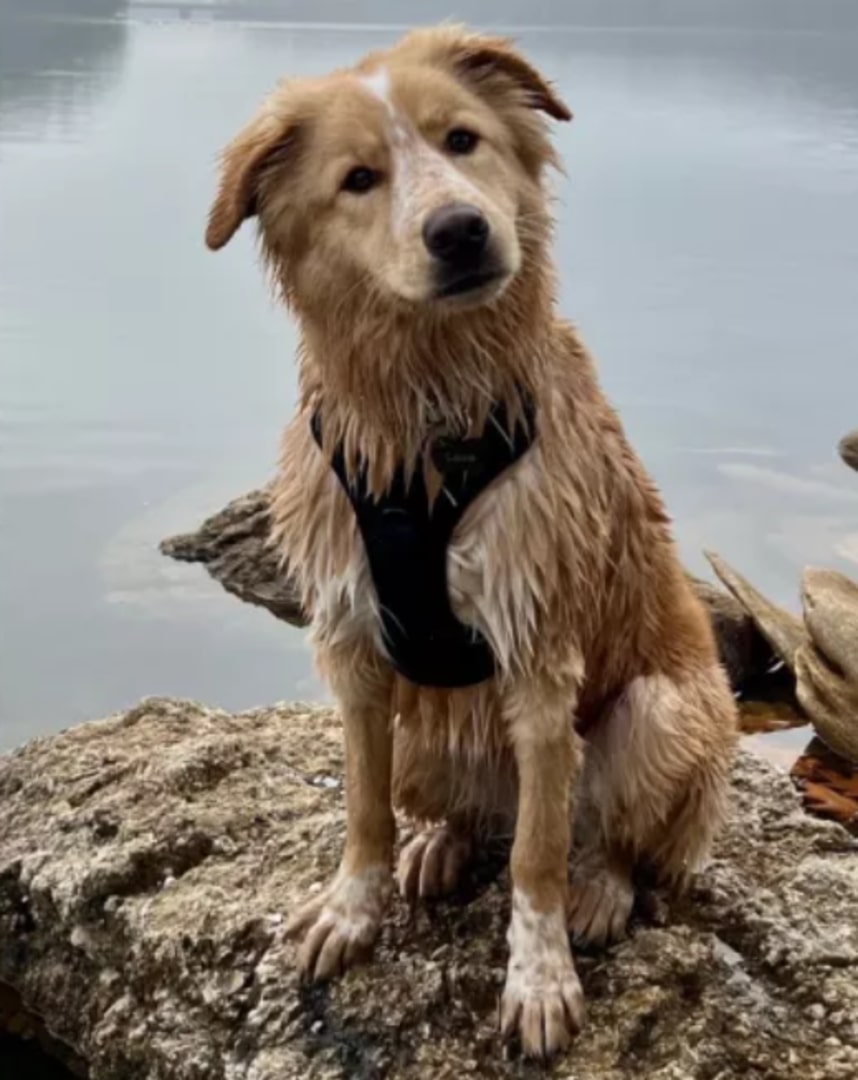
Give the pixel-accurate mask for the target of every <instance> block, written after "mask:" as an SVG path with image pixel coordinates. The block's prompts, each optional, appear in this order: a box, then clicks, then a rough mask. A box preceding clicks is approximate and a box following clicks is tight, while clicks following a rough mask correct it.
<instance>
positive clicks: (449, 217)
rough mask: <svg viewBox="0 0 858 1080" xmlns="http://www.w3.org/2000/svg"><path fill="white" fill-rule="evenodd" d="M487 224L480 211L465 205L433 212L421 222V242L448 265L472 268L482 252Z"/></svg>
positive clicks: (485, 240)
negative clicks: (470, 266) (469, 266)
mask: <svg viewBox="0 0 858 1080" xmlns="http://www.w3.org/2000/svg"><path fill="white" fill-rule="evenodd" d="M488 239H489V223H488V222H487V221H486V219H485V217H484V215H483V213H482V211H480V210H478V209H477V208H476V206H468V204H467V203H453V204H452V205H450V206H442V207H441V209H440V210H434V211H433V212H432V213H431V214H430V215H429V217H428V218H427V219H426V221H425V222H424V223H423V243H424V244H425V245H426V247H427V248H428V249H429V251H431V253H432V254H433V255H434V256H435V257H436V258H437V259H440V260H441V261H442V262H445V263H449V264H450V265H451V266H460V265H469V264H470V265H473V264H474V263H475V262H477V261H478V260H479V257H480V256H481V255H482V253H483V252H484V251H485V249H486V244H487V243H488Z"/></svg>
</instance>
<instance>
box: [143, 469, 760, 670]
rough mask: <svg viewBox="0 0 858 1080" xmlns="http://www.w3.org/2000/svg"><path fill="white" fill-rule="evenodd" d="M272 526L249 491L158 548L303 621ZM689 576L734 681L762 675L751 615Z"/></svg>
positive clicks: (262, 502) (244, 596)
mask: <svg viewBox="0 0 858 1080" xmlns="http://www.w3.org/2000/svg"><path fill="white" fill-rule="evenodd" d="M270 527H271V520H270V511H269V493H268V492H267V491H266V490H265V489H261V490H259V491H251V492H249V493H248V494H247V495H242V496H241V497H240V498H238V499H235V500H233V501H232V502H231V503H229V504H228V505H227V506H226V507H224V509H223V510H221V511H219V512H218V513H217V514H214V515H213V516H212V517H210V518H208V519H207V520H206V521H204V522H203V524H202V525H201V526H200V527H199V529H197V531H196V532H193V533H186V534H184V535H182V536H174V537H171V538H169V539H167V540H164V541H163V542H162V543H161V551H162V552H163V553H164V554H165V555H168V556H169V557H170V558H173V559H179V560H181V561H183V562H196V563H202V564H203V565H204V566H205V568H206V570H208V572H209V573H210V574H211V576H212V577H213V578H214V579H215V580H216V581H218V582H219V583H220V584H221V585H223V587H224V588H225V589H226V590H227V591H228V592H231V593H233V594H234V595H235V596H237V597H238V598H239V599H241V600H247V601H248V602H249V603H251V604H257V605H259V606H260V607H264V608H267V609H268V610H269V611H270V612H271V613H272V614H273V615H275V616H276V617H277V618H278V619H284V620H285V621H286V622H289V623H292V624H293V625H296V626H302V625H305V624H306V622H307V617H306V614H305V612H303V611H302V610H301V605H300V603H299V600H298V595H297V590H296V589H295V587H294V586H293V584H292V583H291V582H290V580H289V578H288V576H287V575H286V574H285V573H284V572H283V569H282V566H281V565H280V561H279V559H278V557H277V555H276V553H275V552H274V550H273V549H272V547H271V545H270V542H269V532H270ZM691 582H692V584H693V586H694V589H695V591H696V592H697V594H698V596H700V598H701V599H702V600H703V602H704V604H705V605H706V607H707V609H708V611H709V613H710V616H711V618H712V624H713V627H714V629H715V634H716V637H717V639H718V646H719V650H720V653H721V660H722V662H723V663H724V666H725V667H726V669H727V672H728V673H729V675H730V679H731V683H732V685H733V686H734V687H735V688H736V689H738V688H740V687H742V686H745V685H746V684H747V683H749V682H753V681H754V680H757V679H762V678H764V677H765V676H766V673H767V672H768V670H769V668H770V667H771V660H772V654H771V649H770V648H769V647H768V646H767V645H766V642H765V641H764V640H763V639H762V638H761V636H760V633H759V631H758V630H757V628H756V626H755V624H754V620H753V619H751V618H750V617H749V615H748V613H747V611H746V610H745V609H744V607H743V606H742V605H741V604H740V603H738V602H737V601H736V600H735V599H734V598H733V597H732V596H730V595H729V593H725V592H724V591H723V590H721V589H716V588H715V587H714V586H712V585H710V584H709V583H708V582H705V581H701V580H699V579H698V578H691Z"/></svg>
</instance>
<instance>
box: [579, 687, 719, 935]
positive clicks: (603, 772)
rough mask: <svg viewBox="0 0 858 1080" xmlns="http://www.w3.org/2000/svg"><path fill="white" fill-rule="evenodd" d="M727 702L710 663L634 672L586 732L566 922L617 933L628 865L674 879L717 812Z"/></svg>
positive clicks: (690, 865) (702, 843) (688, 870)
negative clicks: (679, 670) (669, 671)
mask: <svg viewBox="0 0 858 1080" xmlns="http://www.w3.org/2000/svg"><path fill="white" fill-rule="evenodd" d="M736 738H737V723H736V708H735V703H734V701H733V697H732V694H731V693H730V690H729V687H728V685H727V682H726V679H725V677H724V675H723V673H722V672H721V670H720V669H719V668H715V667H712V668H708V669H703V668H698V669H696V670H691V671H688V672H685V673H683V674H681V675H677V676H673V677H668V676H667V675H649V676H644V677H640V678H637V679H634V680H633V681H632V682H631V683H630V684H629V685H628V686H627V687H626V689H625V692H624V693H623V694H622V696H621V697H620V698H619V700H618V701H617V702H616V703H615V704H614V706H613V708H612V709H611V711H610V713H609V714H607V715H606V716H605V717H603V718H602V719H601V720H600V721H599V722H598V723H597V725H596V727H595V730H594V731H593V732H592V733H591V735H590V736H588V742H587V747H586V751H585V758H584V769H583V779H582V785H581V798H580V801H579V805H578V810H577V814H576V821H575V848H576V855H575V859H574V861H573V868H572V880H571V885H570V894H569V928H570V930H571V931H572V933H573V935H574V936H575V938H576V939H577V940H578V941H580V942H582V943H594V944H604V943H606V942H608V941H610V940H613V939H616V938H618V937H620V936H622V934H623V932H624V930H625V926H626V922H627V920H628V917H629V914H630V913H631V909H632V903H633V899H634V891H633V885H632V875H633V872H634V869H635V867H636V866H637V865H638V864H641V863H645V864H648V865H651V866H652V867H653V868H654V869H655V870H656V872H657V873H658V875H659V877H660V878H661V879H662V880H665V881H667V882H669V883H671V884H673V885H675V886H679V887H682V886H684V885H685V884H686V883H687V882H688V880H689V878H690V876H691V874H692V873H693V872H694V870H695V869H696V868H697V867H698V866H699V864H700V863H701V861H702V860H703V859H704V858H705V856H706V854H707V853H708V851H709V848H710V846H711V843H712V840H713V838H714V836H715V833H716V832H717V830H718V829H719V827H720V825H721V823H722V821H723V819H724V815H725V804H726V794H727V784H728V774H729V769H730V764H731V761H732V758H733V752H734V748H735V743H736Z"/></svg>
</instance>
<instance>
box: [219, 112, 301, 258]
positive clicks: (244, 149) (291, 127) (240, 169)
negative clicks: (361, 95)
mask: <svg viewBox="0 0 858 1080" xmlns="http://www.w3.org/2000/svg"><path fill="white" fill-rule="evenodd" d="M296 134H297V127H296V125H295V123H294V121H291V120H287V119H286V117H285V116H283V115H281V114H280V113H278V112H277V111H275V110H265V111H264V112H262V113H260V114H259V115H258V116H257V117H256V118H255V119H253V120H252V121H251V122H250V123H249V124H248V125H247V127H246V128H245V129H244V130H243V131H242V132H240V133H239V134H238V135H237V136H236V138H235V139H233V141H232V142H231V143H230V144H229V146H227V148H226V150H224V152H223V155H222V158H221V174H220V186H219V188H218V193H217V195H216V196H215V200H214V202H213V203H212V207H211V210H210V211H209V220H208V227H207V229H206V245H207V246H208V247H209V248H211V250H212V251H217V250H218V249H219V248H222V247H223V246H224V244H226V243H227V242H228V241H229V240H231V239H232V236H233V235H234V233H235V232H236V231H237V229H238V228H239V226H240V225H241V223H242V222H243V221H244V219H245V218H248V217H253V216H254V214H255V213H256V209H257V206H256V203H257V195H258V187H259V178H260V174H261V172H262V170H263V168H265V167H266V166H267V165H269V164H271V163H272V162H273V161H274V160H275V159H276V160H278V161H279V160H281V159H285V158H286V157H288V156H289V155H290V153H292V152H293V151H294V143H295V138H296Z"/></svg>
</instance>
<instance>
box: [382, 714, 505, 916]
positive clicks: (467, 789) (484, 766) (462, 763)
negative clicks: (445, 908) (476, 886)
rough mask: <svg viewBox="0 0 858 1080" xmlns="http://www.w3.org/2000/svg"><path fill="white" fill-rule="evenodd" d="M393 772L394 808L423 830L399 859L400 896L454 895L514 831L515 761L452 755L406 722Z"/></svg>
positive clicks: (398, 735)
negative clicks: (480, 853) (479, 859)
mask: <svg viewBox="0 0 858 1080" xmlns="http://www.w3.org/2000/svg"><path fill="white" fill-rule="evenodd" d="M393 772H394V778H393V801H394V805H395V806H396V807H397V808H398V809H399V810H401V811H403V813H404V814H405V815H406V816H407V817H408V818H409V819H410V820H411V821H412V822H414V823H415V824H416V826H417V829H416V832H415V833H414V834H413V836H412V837H411V839H410V840H409V841H408V842H407V843H406V844H405V846H404V847H403V849H402V851H401V853H400V856H399V864H398V872H397V877H398V882H399V891H400V893H401V894H402V896H403V898H404V899H406V900H407V901H408V902H409V903H415V902H416V901H418V900H428V899H437V898H439V897H442V896H447V895H449V894H451V893H453V892H455V891H456V889H457V887H458V886H459V885H460V883H461V881H462V878H463V875H464V874H465V873H466V871H467V869H468V867H469V864H470V863H471V860H472V858H473V856H474V855H475V853H476V851H477V849H478V847H479V845H480V844H481V843H483V842H485V841H489V840H491V839H493V838H494V837H496V836H499V835H506V836H509V835H511V833H512V826H513V822H514V820H515V802H516V784H515V765H514V761H513V759H512V756H511V754H510V753H509V751H506V752H500V753H494V754H493V755H492V756H490V757H483V756H480V755H479V754H478V753H476V752H475V748H474V747H473V746H472V747H470V748H468V749H464V748H462V749H461V750H458V751H457V750H456V749H455V748H453V749H450V750H445V749H444V748H443V747H441V746H439V745H438V744H437V743H434V744H433V743H432V742H431V741H429V740H427V739H426V738H425V728H424V729H421V727H420V726H419V725H408V724H400V725H399V726H398V728H397V731H396V737H395V743H394V770H393Z"/></svg>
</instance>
